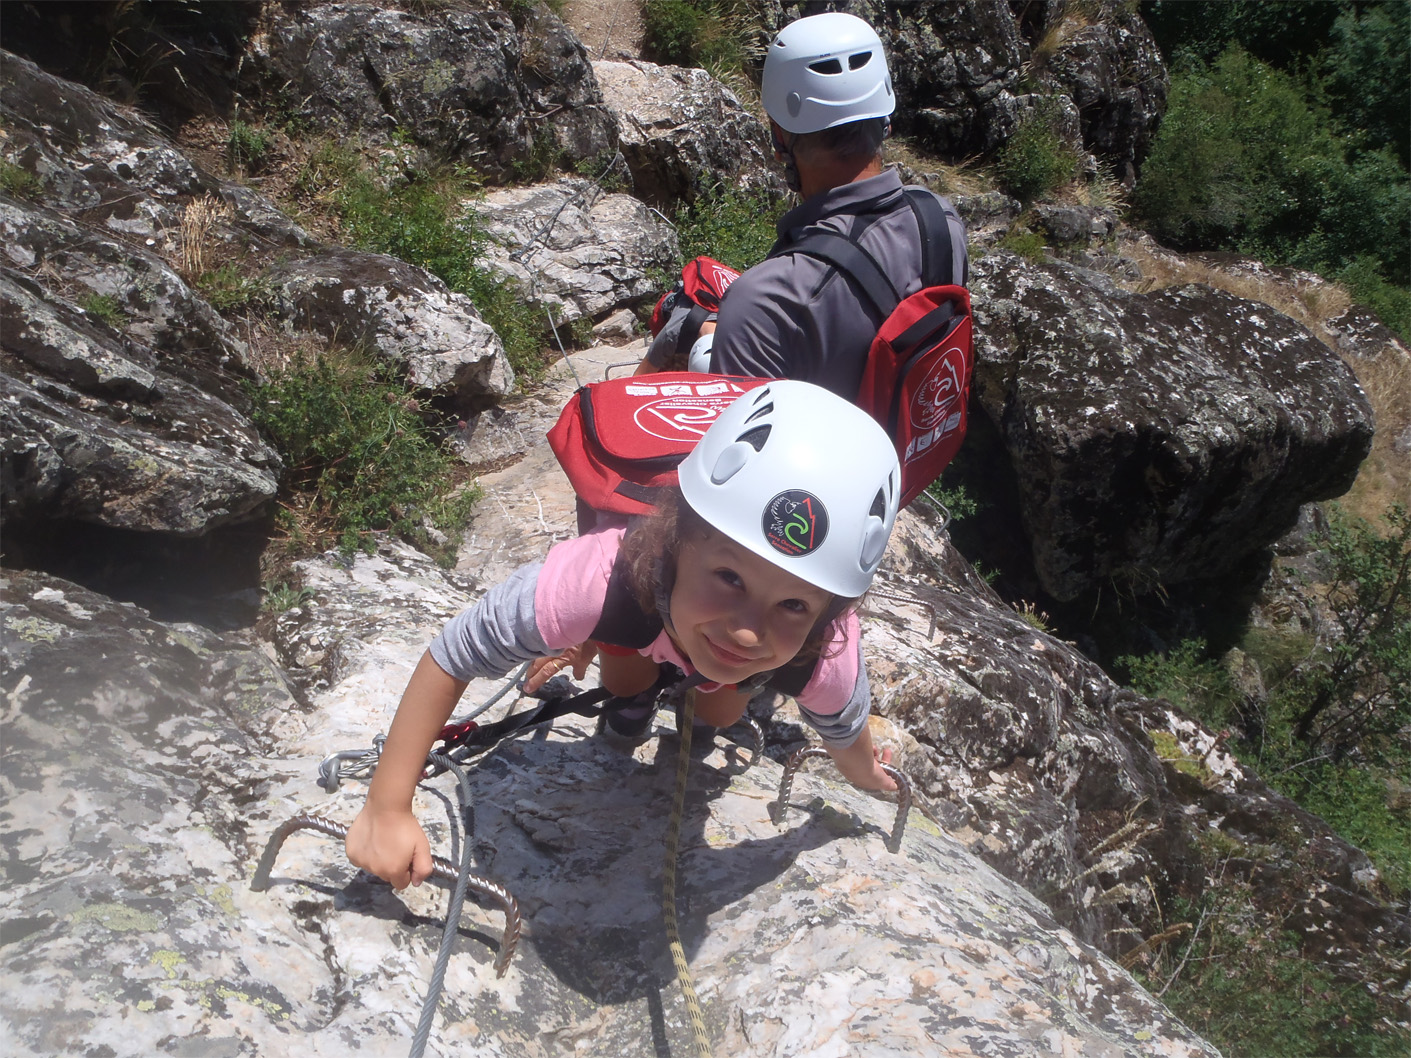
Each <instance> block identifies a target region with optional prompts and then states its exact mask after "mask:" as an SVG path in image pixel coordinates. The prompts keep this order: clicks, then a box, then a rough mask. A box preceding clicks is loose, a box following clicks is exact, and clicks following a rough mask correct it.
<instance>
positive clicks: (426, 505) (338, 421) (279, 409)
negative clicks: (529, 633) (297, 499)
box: [250, 356, 476, 559]
mask: <svg viewBox="0 0 1411 1058" xmlns="http://www.w3.org/2000/svg"><path fill="white" fill-rule="evenodd" d="M250 388H251V397H252V398H253V402H254V413H253V419H254V421H255V424H256V425H257V426H258V427H259V428H260V430H261V431H262V432H263V433H264V434H265V436H267V437H268V438H269V439H270V440H271V442H272V443H273V444H274V445H275V447H276V448H277V449H278V450H279V453H280V455H281V456H282V457H283V459H284V476H283V481H282V484H283V486H284V487H285V488H287V489H289V490H292V491H294V492H296V493H301V494H303V495H304V496H306V497H307V500H308V509H309V512H310V517H311V519H312V523H313V524H312V526H311V529H312V533H311V534H309V535H311V536H313V537H314V538H317V537H319V536H322V535H331V536H333V537H334V538H335V539H336V540H337V542H338V545H339V546H340V547H341V548H342V549H343V550H344V551H345V552H352V551H355V550H358V549H359V548H362V549H368V550H370V549H371V547H372V538H371V536H370V535H369V534H370V533H372V532H373V531H376V530H390V531H391V532H394V533H397V534H399V535H402V536H405V537H408V538H409V539H411V540H413V541H415V542H417V543H418V544H420V545H422V546H423V547H426V546H427V545H428V543H429V541H428V534H427V532H426V529H425V526H424V524H423V523H425V522H430V523H431V524H432V525H434V526H435V527H436V528H438V529H445V530H451V531H454V530H455V529H457V528H459V527H460V526H461V525H462V524H464V520H465V517H466V515H467V514H468V512H469V508H470V506H471V505H472V504H473V503H474V501H475V498H476V496H475V491H474V490H460V491H459V492H457V491H455V490H454V488H453V487H452V481H451V473H452V470H453V468H454V466H455V465H456V463H455V459H454V458H453V456H452V455H451V454H450V453H449V452H448V451H446V450H444V449H443V448H442V447H441V446H440V445H439V444H438V443H437V441H436V439H435V438H434V437H433V436H432V434H431V431H430V430H429V429H428V427H427V426H426V424H425V422H424V421H423V419H422V416H421V413H420V412H421V409H420V407H419V406H418V404H417V402H416V400H415V399H414V398H413V397H412V396H411V395H410V394H408V393H407V392H406V390H405V389H404V388H403V387H402V386H400V385H399V384H398V383H397V382H396V381H395V380H394V379H392V378H391V377H390V376H389V375H388V373H387V371H386V370H385V369H383V368H380V367H377V366H373V365H371V364H367V363H365V362H362V361H361V360H359V359H357V358H355V357H348V358H341V359H335V358H334V357H332V356H322V357H319V358H318V359H316V360H314V361H312V362H309V361H307V360H301V361H297V362H295V363H294V364H293V365H291V366H290V367H289V368H288V369H286V370H284V371H281V372H278V373H276V374H275V375H274V376H273V377H271V378H270V380H269V381H268V382H266V383H263V384H258V385H252V386H251V387H250ZM452 539H454V535H453V537H452ZM428 549H429V550H434V548H428ZM454 550H455V545H454V543H453V544H451V545H449V549H448V551H443V553H442V554H441V555H440V557H441V558H443V559H447V558H451V557H454Z"/></svg>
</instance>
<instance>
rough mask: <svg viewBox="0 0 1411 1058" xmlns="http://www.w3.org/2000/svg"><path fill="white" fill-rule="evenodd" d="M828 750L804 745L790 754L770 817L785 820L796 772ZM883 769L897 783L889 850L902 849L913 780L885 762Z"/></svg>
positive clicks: (779, 821)
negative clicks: (894, 818)
mask: <svg viewBox="0 0 1411 1058" xmlns="http://www.w3.org/2000/svg"><path fill="white" fill-rule="evenodd" d="M826 756H828V751H827V750H826V749H824V748H823V747H822V746H804V747H803V748H802V749H799V750H796V751H795V752H794V753H793V754H791V755H790V757H789V759H788V760H787V761H786V762H785V763H784V774H783V775H782V776H780V778H779V799H778V800H777V801H775V802H774V803H773V804H771V805H770V806H769V818H770V819H772V820H774V822H775V823H782V822H783V821H784V810H785V809H786V808H787V807H788V805H789V795H790V794H791V793H792V792H793V788H794V773H795V772H797V771H798V770H799V767H800V766H801V765H802V764H803V762H804V761H806V760H808V759H809V758H810V757H826ZM882 770H883V771H884V772H886V773H887V774H888V775H890V776H891V777H892V778H893V780H895V781H896V784H897V817H896V821H895V822H894V823H893V824H892V833H891V836H890V837H888V838H887V851H888V852H900V851H901V837H902V833H903V831H905V829H906V817H907V813H908V812H910V811H911V782H910V781H909V780H908V779H907V777H906V776H905V775H903V774H902V773H901V772H900V771H899V770H898V769H896V768H894V767H892V766H891V765H890V764H883V765H882Z"/></svg>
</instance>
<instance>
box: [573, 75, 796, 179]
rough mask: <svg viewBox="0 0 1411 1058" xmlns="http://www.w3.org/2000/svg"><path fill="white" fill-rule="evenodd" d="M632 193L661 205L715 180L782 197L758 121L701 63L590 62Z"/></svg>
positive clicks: (766, 133) (764, 132) (762, 129)
mask: <svg viewBox="0 0 1411 1058" xmlns="http://www.w3.org/2000/svg"><path fill="white" fill-rule="evenodd" d="M593 70H594V72H595V73H596V74H597V78H598V83H599V84H600V85H601V86H602V91H603V98H604V100H605V101H606V103H607V105H608V106H609V107H611V108H612V110H613V111H614V112H615V113H616V115H617V121H618V144H619V147H620V149H621V151H622V154H623V157H624V158H626V159H627V165H628V168H629V169H630V170H631V171H632V181H633V184H634V185H635V190H636V193H637V194H638V195H639V196H640V197H642V198H643V199H645V200H646V201H647V202H650V203H652V204H653V205H656V206H661V207H666V206H670V205H672V204H674V203H676V202H693V201H694V200H695V198H696V196H697V194H699V193H700V192H701V191H703V190H706V189H708V188H710V187H712V186H716V185H718V186H722V187H728V188H734V189H739V190H744V191H747V192H752V191H759V192H763V193H765V194H767V195H768V196H770V197H773V198H778V199H782V198H783V197H784V195H785V193H786V188H785V187H784V181H783V179H782V178H781V177H780V175H779V174H778V173H777V172H776V171H775V169H774V168H773V166H772V164H771V160H772V158H773V150H772V148H771V147H770V144H769V132H768V129H767V128H766V127H765V125H764V123H763V122H762V121H760V120H759V118H757V117H755V116H754V115H753V114H751V113H750V112H749V111H747V110H746V109H745V108H744V107H743V106H741V105H740V101H739V99H737V98H736V97H735V94H734V93H733V92H731V91H730V90H729V89H728V88H726V87H725V86H724V85H723V84H721V83H720V82H719V81H717V80H716V79H715V78H714V77H711V76H710V75H709V74H708V73H706V72H705V71H704V70H687V69H682V68H681V67H679V66H654V65H652V64H651V63H648V62H641V61H633V62H595V63H593Z"/></svg>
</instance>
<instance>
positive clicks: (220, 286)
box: [196, 262, 274, 312]
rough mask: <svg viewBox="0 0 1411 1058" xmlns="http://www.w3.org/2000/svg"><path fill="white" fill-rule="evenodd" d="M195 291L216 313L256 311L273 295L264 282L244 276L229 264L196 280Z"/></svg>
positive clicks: (266, 282) (203, 274)
mask: <svg viewBox="0 0 1411 1058" xmlns="http://www.w3.org/2000/svg"><path fill="white" fill-rule="evenodd" d="M196 289H197V290H199V291H200V292H201V296H202V297H203V298H205V299H206V301H207V302H208V303H209V304H210V306H211V308H213V309H215V310H216V311H217V312H239V311H242V310H259V309H262V308H263V307H264V306H265V305H266V304H268V302H269V300H270V299H271V298H272V297H273V295H274V289H273V286H272V285H271V284H270V282H269V280H268V279H266V278H265V277H264V276H247V275H244V274H243V273H242V272H241V271H240V269H239V267H238V266H237V265H235V264H234V263H232V262H228V263H226V264H223V265H221V266H220V267H219V268H213V269H211V270H210V271H209V272H203V273H202V274H201V275H200V276H199V277H198V278H197V280H196Z"/></svg>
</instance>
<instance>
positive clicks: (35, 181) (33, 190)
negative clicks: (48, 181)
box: [0, 161, 43, 198]
mask: <svg viewBox="0 0 1411 1058" xmlns="http://www.w3.org/2000/svg"><path fill="white" fill-rule="evenodd" d="M42 187H43V184H42V182H41V181H40V179H39V177H37V176H35V175H34V174H33V173H31V172H30V171H29V170H28V169H26V168H24V167H23V166H20V165H16V164H15V163H14V162H5V161H0V191H4V192H5V193H6V194H7V195H14V196H15V197H16V198H35V197H36V196H38V194H39V191H40V188H42Z"/></svg>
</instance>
